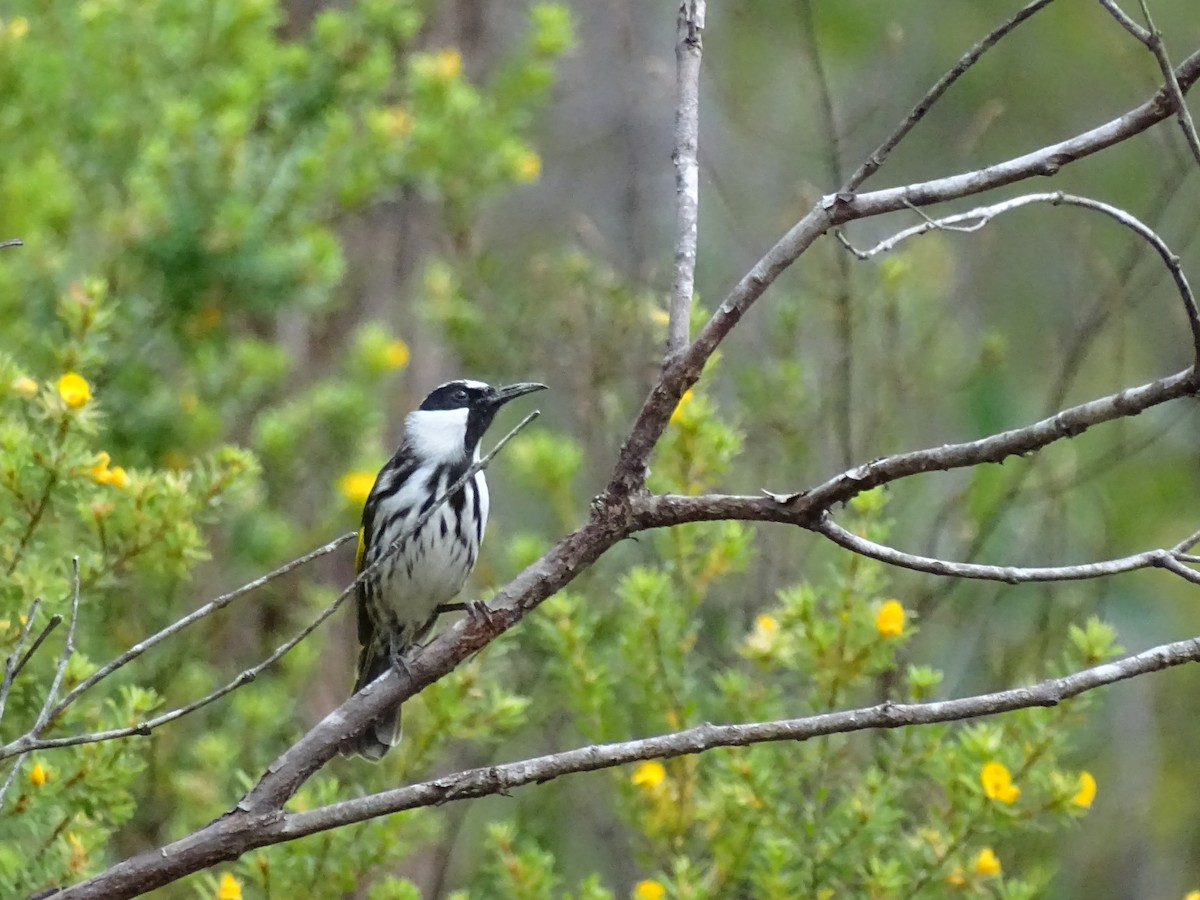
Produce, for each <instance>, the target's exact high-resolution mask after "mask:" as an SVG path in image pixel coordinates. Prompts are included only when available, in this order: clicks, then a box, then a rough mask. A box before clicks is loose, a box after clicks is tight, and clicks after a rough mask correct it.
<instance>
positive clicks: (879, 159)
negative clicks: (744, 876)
mask: <svg viewBox="0 0 1200 900" xmlns="http://www.w3.org/2000/svg"><path fill="white" fill-rule="evenodd" d="M1052 2H1053V0H1034V2H1032V3H1030V4H1029V5H1028V6H1025V7H1024V8H1022V9H1020V10H1019V11H1018V12H1017V14H1016V15H1014V16H1012V17H1011V18H1009V19H1007V20H1006V21H1004V22H1002V23H1001V24H1000V25H999V26H997V27H996V28H995V29H993V30H992V32H991V33H990V34H988V35H987V36H986V37H984V39H983V40H981V41H980V42H979V43H977V44H976V45H975V46H973V47H972V48H971V49H970V50H968V51H967V52H966V53H964V54H963V55H962V56H961V57H959V60H958V62H956V63H955V64H954V67H953V68H952V69H950V71H949V72H947V73H946V74H945V75H943V76H942V77H941V78H939V79H938V80H937V82H936V83H935V84H934V85H933V87H931V88H930V89H929V90H928V91H927V92H926V94H925V96H924V97H922V98H921V99H920V101H919V102H918V103H917V105H916V106H914V107H913V108H912V111H911V112H909V114H908V116H907V118H905V120H904V121H903V122H901V123H900V125H899V126H898V127H897V128H896V130H895V131H893V132H892V133H891V134H890V135H888V136H887V139H886V140H884V142H883V143H882V144H880V145H879V146H878V147H876V148H875V150H874V152H872V153H871V155H870V156H868V157H867V158H866V159H865V160H864V161H863V164H862V165H861V166H859V167H858V169H856V170H855V172H854V174H853V175H851V176H850V180H849V181H847V182H846V183H845V184H844V185H843V186H842V190H841V192H842V193H853V192H854V191H857V190H858V189H859V188H860V187H862V184H863V182H864V181H866V180H867V179H868V178H870V177H871V176H872V175H874V174H875V173H876V172H878V171H879V168H880V167H881V166H882V165H883V163H884V161H885V160H887V158H888V156H889V155H890V154H891V152H892V151H893V150H895V149H896V147H897V145H899V143H900V142H901V141H902V140H904V139H905V138H906V137H907V136H908V133H909V132H910V131H912V130H913V128H915V127H916V125H917V123H918V122H920V121H921V120H922V119H923V118H925V114H926V113H928V112H929V110H930V109H932V108H933V104H935V103H937V101H938V100H940V99H941V97H942V95H943V94H944V93H946V91H947V90H949V88H950V85H952V84H954V82H956V81H958V79H959V78H961V77H962V76H963V75H964V74H965V73H966V71H967V70H968V69H969V68H971V66H973V65H975V63H977V62H978V61H979V58H980V57H981V56H983V54H985V53H986V52H987V51H988V50H991V49H992V47H994V46H996V44H998V43H999V42H1000V40H1001V39H1002V38H1004V37H1006V36H1007V35H1008V34H1009V33H1010V32H1011V31H1012V30H1013V29H1015V28H1016V27H1017V26H1018V25H1020V24H1021V23H1022V22H1024V21H1025V20H1026V19H1029V18H1030V17H1031V16H1033V14H1034V13H1036V12H1038V11H1039V10H1041V9H1044V8H1045V7H1047V6H1049V5H1050V4H1051V3H1052ZM1102 2H1104V0H1102Z"/></svg>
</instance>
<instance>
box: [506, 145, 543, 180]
mask: <svg viewBox="0 0 1200 900" xmlns="http://www.w3.org/2000/svg"><path fill="white" fill-rule="evenodd" d="M512 166H513V177H515V178H516V179H517V181H518V182H520V183H521V184H529V183H531V182H534V181H537V180H538V179H539V178H540V177H541V175H542V158H541V157H540V156H538V155H537V154H536V153H534V152H533V151H532V150H522V151H521V153H520V154H518V155H517V158H516V159H515V160H513V164H512Z"/></svg>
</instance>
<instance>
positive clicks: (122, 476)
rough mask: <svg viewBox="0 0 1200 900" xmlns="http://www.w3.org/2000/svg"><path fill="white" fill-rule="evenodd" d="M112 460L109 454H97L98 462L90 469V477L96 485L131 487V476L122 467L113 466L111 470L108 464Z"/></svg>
mask: <svg viewBox="0 0 1200 900" xmlns="http://www.w3.org/2000/svg"><path fill="white" fill-rule="evenodd" d="M110 462H112V459H111V458H110V457H109V455H108V454H107V453H105V452H104V451H103V450H101V451H100V452H99V453H97V454H96V462H95V463H94V464H93V465H92V467H91V468H90V469H88V475H90V476H91V479H92V481H94V482H96V484H111V485H112V486H113V487H118V488H125V487H127V486H128V485H129V475H128V474H127V473H126V471H125V469H124V468H123V467H121V466H113V467H112V468H111V469H110V468H109V467H108V464H109V463H110Z"/></svg>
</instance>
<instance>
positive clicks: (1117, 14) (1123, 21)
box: [1100, 0, 1150, 47]
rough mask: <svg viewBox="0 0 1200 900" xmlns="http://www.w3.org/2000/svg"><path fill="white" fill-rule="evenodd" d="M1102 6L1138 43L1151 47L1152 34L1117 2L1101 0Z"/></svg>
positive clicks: (1114, 0)
mask: <svg viewBox="0 0 1200 900" xmlns="http://www.w3.org/2000/svg"><path fill="white" fill-rule="evenodd" d="M1100 5H1101V6H1103V7H1104V8H1105V9H1107V10H1108V11H1109V13H1110V14H1111V15H1112V17H1113V18H1114V19H1116V20H1117V22H1118V23H1119V24H1120V26H1121V27H1122V28H1124V29H1125V30H1126V31H1128V32H1129V33H1130V34H1132V35H1133V36H1134V37H1135V38H1136V39H1137V40H1138V41H1140V42H1141V43H1143V44H1145V45H1146V46H1147V47H1149V46H1150V32H1149V31H1147V30H1146V29H1145V28H1143V27H1142V26H1141V25H1139V24H1138V23H1137V22H1135V21H1133V19H1131V18H1129V15H1128V14H1127V13H1126V12H1125V10H1123V9H1121V7H1120V6H1118V5H1117V3H1116V0H1100Z"/></svg>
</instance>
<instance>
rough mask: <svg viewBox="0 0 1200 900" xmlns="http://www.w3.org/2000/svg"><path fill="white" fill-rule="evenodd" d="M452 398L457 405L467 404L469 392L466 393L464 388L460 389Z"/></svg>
mask: <svg viewBox="0 0 1200 900" xmlns="http://www.w3.org/2000/svg"><path fill="white" fill-rule="evenodd" d="M451 397H452V398H453V400H454V402H455V403H466V402H467V392H466V391H464V390H463V389H462V388H459V389H458V390H456V391H455V392H454V393H453V394H452V395H451Z"/></svg>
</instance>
